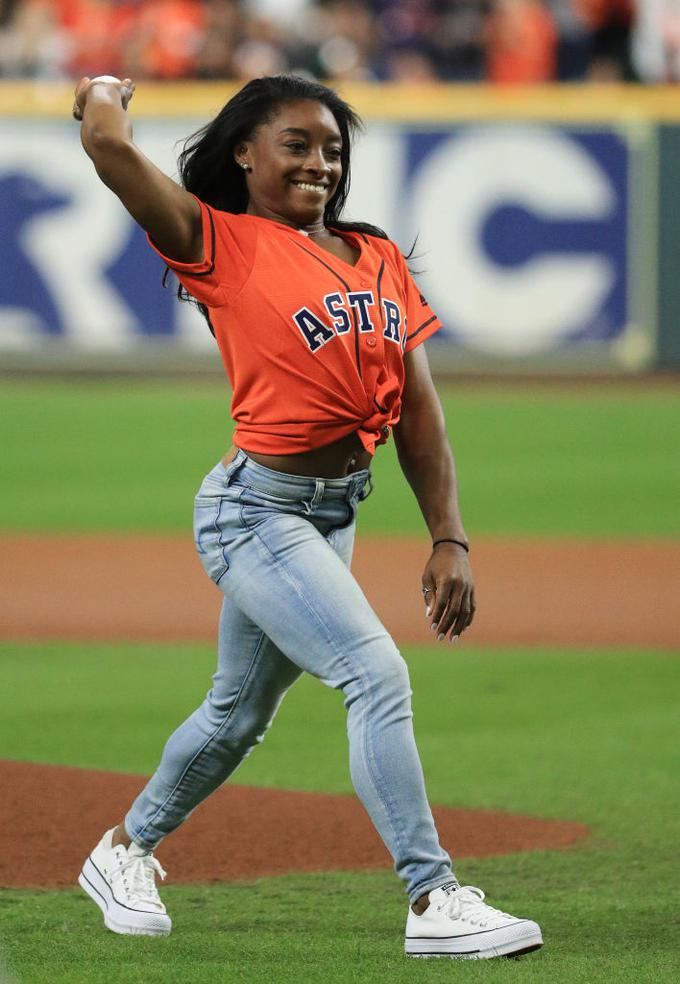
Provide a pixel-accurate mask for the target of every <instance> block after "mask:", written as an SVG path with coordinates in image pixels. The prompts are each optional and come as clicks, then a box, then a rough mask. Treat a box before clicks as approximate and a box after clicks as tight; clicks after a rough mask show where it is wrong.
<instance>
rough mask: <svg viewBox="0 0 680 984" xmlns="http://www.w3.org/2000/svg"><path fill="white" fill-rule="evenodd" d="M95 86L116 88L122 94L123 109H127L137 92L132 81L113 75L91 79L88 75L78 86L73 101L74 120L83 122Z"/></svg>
mask: <svg viewBox="0 0 680 984" xmlns="http://www.w3.org/2000/svg"><path fill="white" fill-rule="evenodd" d="M93 85H108V86H110V87H112V88H115V89H117V90H118V91H119V93H120V101H121V105H122V107H123V109H127V107H128V103H129V102H130V100H131V99H132V96H133V95H134V91H135V83H134V82H133V81H132V79H117V78H114V76H113V75H99V76H97V77H96V78H94V79H91V78H90V77H89V76H88V75H86V76H85V77H84V78H82V79H81V80H80V82H79V83H78V85H77V86H76V90H75V95H74V99H73V118H74V119H76V120H82V118H83V113H84V111H85V103H86V102H87V96H88V93H89V91H90V89H91V88H92V86H93Z"/></svg>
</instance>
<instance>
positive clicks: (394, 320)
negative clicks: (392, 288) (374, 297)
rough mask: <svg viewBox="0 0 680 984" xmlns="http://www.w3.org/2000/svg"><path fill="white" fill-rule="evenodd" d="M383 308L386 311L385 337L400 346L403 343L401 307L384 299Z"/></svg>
mask: <svg viewBox="0 0 680 984" xmlns="http://www.w3.org/2000/svg"><path fill="white" fill-rule="evenodd" d="M383 308H384V309H385V330H384V331H383V336H384V337H385V338H389V340H390V341H391V342H396V343H397V345H399V344H400V342H401V335H400V332H399V329H400V328H401V311H400V310H399V305H398V304H395V303H394V301H388V300H387V299H386V298H383Z"/></svg>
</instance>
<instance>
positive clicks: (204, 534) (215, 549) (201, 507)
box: [194, 495, 229, 584]
mask: <svg viewBox="0 0 680 984" xmlns="http://www.w3.org/2000/svg"><path fill="white" fill-rule="evenodd" d="M225 506H228V503H227V501H226V500H225V499H224V498H221V497H219V496H203V495H197V496H196V498H195V499H194V543H195V544H196V550H197V552H198V557H199V560H200V561H201V566H202V567H203V570H204V571H205V572H206V574H207V575H208V577H209V578H210V579H211V581H214V582H215V584H217V583H218V582H219V580H220V578H222V577H224V575H225V574H226V573H227V571H228V570H229V561H228V560H227V554H226V549H225V542H224V536H223V526H222V522H221V513H222V509H223V507H225Z"/></svg>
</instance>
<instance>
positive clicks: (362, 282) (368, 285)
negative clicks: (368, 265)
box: [361, 280, 371, 287]
mask: <svg viewBox="0 0 680 984" xmlns="http://www.w3.org/2000/svg"><path fill="white" fill-rule="evenodd" d="M361 286H362V287H370V286H371V285H370V284H369V282H368V280H362V281H361Z"/></svg>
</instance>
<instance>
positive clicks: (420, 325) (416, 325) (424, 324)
mask: <svg viewBox="0 0 680 984" xmlns="http://www.w3.org/2000/svg"><path fill="white" fill-rule="evenodd" d="M399 257H400V259H401V264H400V265H401V267H402V270H403V276H404V282H405V288H406V344H405V346H404V351H405V352H410V351H411V349H414V348H416V347H417V346H418V345H420V344H421V342H424V341H425V340H426V339H427V338H429V337H430V335H434V333H435V332H436V331H439V329H440V328H441V327H442V323H441V321H440V320H439V318H438V317H437V315H436V314H435V313H434V311H433V310H432V308H431V307H430V305H429V304H428V303H427V300H426V298H425V297H424V296H423V294H422V293H421V292H420V288H419V287H418V285H417V284H416V282H415V281H414V279H413V277H412V276H411V274H410V272H409V269H408V267H407V266H406V261H405V260H404V257H403V256H402V254H401V252H400V253H399Z"/></svg>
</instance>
